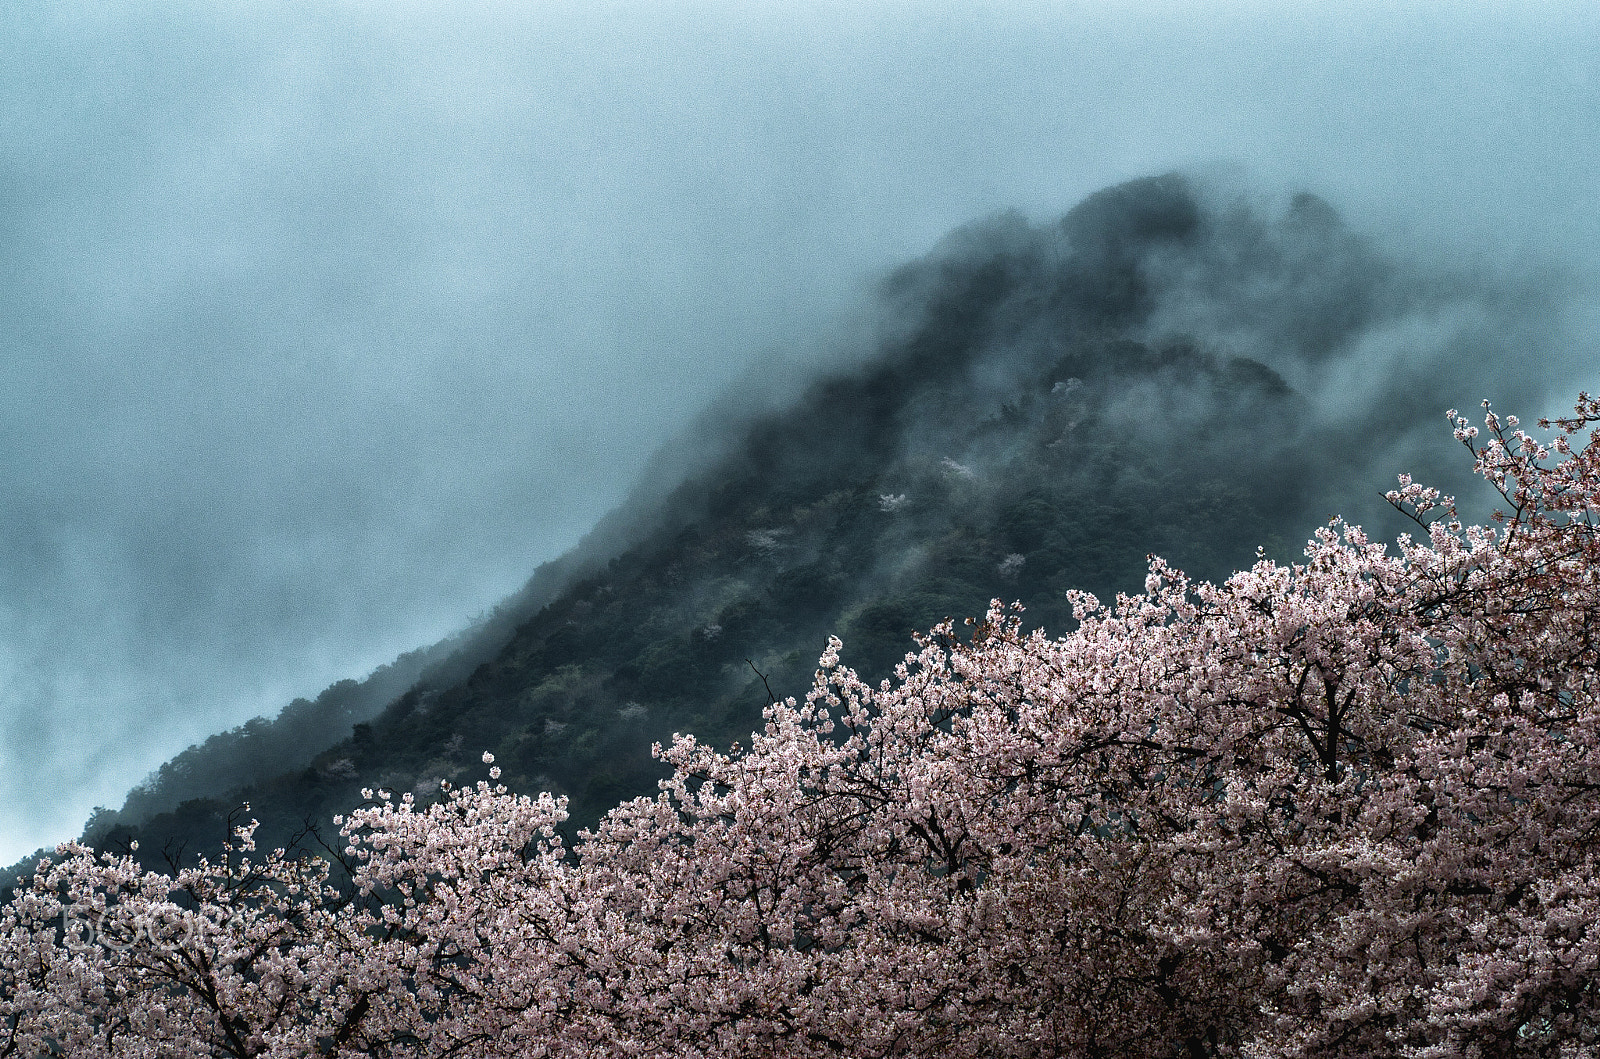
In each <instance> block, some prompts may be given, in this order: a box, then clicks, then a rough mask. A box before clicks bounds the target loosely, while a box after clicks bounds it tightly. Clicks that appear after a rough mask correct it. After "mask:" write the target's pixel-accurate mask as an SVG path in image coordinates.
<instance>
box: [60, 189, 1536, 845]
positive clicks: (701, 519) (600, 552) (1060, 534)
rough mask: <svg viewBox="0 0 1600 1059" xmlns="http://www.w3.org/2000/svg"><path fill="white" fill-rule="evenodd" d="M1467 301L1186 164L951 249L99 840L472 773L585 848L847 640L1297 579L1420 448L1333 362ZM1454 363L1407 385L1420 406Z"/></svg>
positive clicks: (862, 654)
mask: <svg viewBox="0 0 1600 1059" xmlns="http://www.w3.org/2000/svg"><path fill="white" fill-rule="evenodd" d="M1463 282H1464V281H1463ZM1463 282H1458V281H1452V280H1449V279H1445V278H1441V277H1439V276H1437V275H1424V274H1422V273H1421V272H1416V271H1415V270H1408V267H1407V266H1405V265H1403V264H1402V263H1398V262H1395V261H1393V260H1390V259H1388V258H1387V257H1385V256H1384V255H1383V254H1382V253H1380V252H1379V251H1378V250H1376V249H1375V248H1374V247H1373V246H1372V245H1370V243H1369V242H1368V241H1367V240H1365V239H1363V238H1362V237H1361V236H1359V235H1358V234H1356V233H1353V232H1352V231H1350V230H1349V229H1348V228H1347V227H1346V226H1345V225H1344V224H1343V222H1342V221H1341V220H1340V218H1339V217H1338V216H1337V214H1336V213H1335V212H1334V211H1333V209H1332V208H1331V207H1329V206H1328V205H1327V204H1326V203H1324V202H1322V201H1321V200H1319V199H1317V198H1315V197H1313V196H1310V195H1299V196H1297V197H1295V198H1293V199H1292V200H1291V201H1289V202H1287V203H1285V204H1283V205H1282V206H1281V207H1280V208H1276V209H1267V208H1264V207H1252V206H1248V205H1243V204H1241V203H1239V202H1237V201H1223V200H1222V199H1221V198H1219V196H1217V195H1216V194H1214V193H1206V192H1203V191H1201V190H1200V189H1197V188H1196V186H1195V185H1194V184H1193V183H1192V182H1191V181H1189V180H1188V179H1186V178H1184V177H1181V176H1176V175H1171V176H1164V177H1158V178H1151V179H1146V180H1140V181H1135V182H1132V183H1129V184H1124V185H1120V186H1117V187H1114V188H1110V189H1107V190H1105V191H1102V192H1100V193H1098V194H1096V195H1094V196H1091V197H1090V198H1089V199H1087V200H1086V201H1084V202H1083V203H1081V204H1080V205H1078V206H1077V207H1076V208H1074V209H1073V210H1072V211H1070V212H1069V213H1068V214H1067V215H1066V216H1065V217H1063V218H1062V219H1061V220H1060V221H1058V222H1055V223H1050V224H1035V223H1031V222H1029V221H1027V220H1025V219H1023V218H1021V217H1019V216H1016V215H1001V216H998V217H995V218H991V219H988V220H985V221H983V222H979V223H976V224H973V225H971V226H969V227H966V228H963V229H961V230H959V231H957V232H955V233H953V234H952V235H950V236H949V237H948V238H947V239H946V240H944V242H943V243H941V244H940V245H939V246H938V247H936V248H935V249H934V250H933V251H932V252H930V253H929V254H928V255H927V256H926V257H924V258H923V259H921V260H918V261H915V262H912V263H910V264H908V265H906V266H904V267H903V268H901V269H899V270H898V271H896V272H895V273H894V274H892V275H891V276H889V277H887V278H886V279H885V280H884V281H883V282H882V284H881V289H880V291H879V294H878V305H879V323H880V326H879V329H878V333H877V334H876V335H875V336H874V338H873V339H872V342H871V346H870V348H867V349H864V350H863V351H862V353H861V356H860V357H859V358H857V360H856V362H855V363H853V364H852V365H851V366H850V367H849V368H848V369H839V370H836V371H834V372H832V373H831V374H829V375H828V376H827V377H825V378H822V379H820V380H819V381H817V382H816V383H814V384H813V385H812V386H811V387H810V388H809V389H807V390H806V391H805V392H804V393H803V394H802V395H801V396H800V397H799V399H798V400H796V401H795V402H793V403H792V404H791V405H789V406H787V407H784V408H780V409H777V410H769V411H763V412H760V413H758V414H747V415H735V414H732V413H728V412H726V409H724V411H722V412H717V413H713V414H710V415H708V417H707V418H706V419H705V420H704V421H703V422H702V424H701V429H700V431H699V433H700V435H702V436H704V437H706V438H712V437H714V438H715V443H714V444H711V443H707V444H706V445H704V446H703V453H702V454H701V455H700V456H699V457H698V458H697V459H696V458H692V457H682V454H683V453H686V452H687V453H691V454H692V453H694V452H695V450H696V439H695V438H689V439H685V440H684V441H683V442H682V443H681V444H680V446H679V454H680V457H681V458H680V459H679V461H678V462H679V463H684V462H687V463H689V464H690V465H691V470H690V471H689V472H688V473H687V474H685V475H683V476H682V478H681V479H679V480H676V481H667V480H662V479H660V478H656V479H654V480H650V481H646V482H644V483H642V484H641V487H640V492H639V495H638V496H636V497H635V499H634V500H633V501H632V502H631V503H630V504H629V505H628V506H627V507H625V508H624V510H623V511H621V512H619V513H618V514H617V515H615V516H613V517H612V518H611V519H609V520H607V522H606V523H604V524H603V525H602V526H601V527H600V528H599V529H597V530H596V532H595V534H594V535H592V536H591V538H590V539H589V540H588V541H586V542H585V544H584V545H582V546H580V548H579V549H578V550H577V551H576V552H574V553H573V554H572V555H569V556H567V557H565V558H563V559H562V560H560V561H558V562H556V563H553V564H550V565H549V566H547V567H546V568H544V569H542V570H541V571H540V572H539V573H538V574H537V575H536V576H535V577H534V579H533V580H532V581H530V583H529V585H528V587H527V588H526V589H525V590H524V591H523V592H522V593H520V594H519V595H518V596H517V597H515V598H514V599H512V600H509V601H507V603H506V604H505V605H504V606H502V607H501V608H500V610H499V611H497V612H496V614H495V615H494V616H492V617H491V618H490V619H489V620H488V621H486V622H484V623H483V624H482V625H481V626H479V627H477V628H475V629H473V630H471V631H469V632H468V633H464V634H463V635H462V636H460V637H457V638H455V639H454V640H451V641H447V642H446V643H444V644H440V645H436V646H435V647H432V648H429V649H426V650H421V651H418V652H414V653H413V654H411V655H408V656H405V657H404V658H402V659H400V660H398V661H397V662H396V663H395V664H394V665H392V666H389V667H385V668H384V669H383V670H380V671H379V672H378V673H375V674H373V675H372V676H370V677H369V678H368V679H367V680H366V681H364V682H359V683H358V682H354V681H346V682H341V683H340V684H338V685H335V686H334V687H333V688H330V689H328V691H327V692H325V693H324V694H323V695H321V696H319V697H318V698H317V700H316V701H314V702H311V701H307V700H298V701H297V702H295V703H294V704H292V705H291V706H289V707H288V708H287V709H285V711H284V712H283V714H282V715H281V716H280V717H278V718H277V719H276V720H273V721H266V720H258V721H255V722H251V723H250V724H248V725H245V726H243V727H241V728H239V729H235V730H234V731H232V732H229V733H225V734H223V735H219V736H217V737H214V738H213V739H212V740H209V741H208V742H207V743H205V744H204V745H201V746H197V747H193V748H191V749H190V750H189V751H186V752H185V753H184V754H182V755H180V756H179V757H178V758H176V759H174V761H172V762H169V763H168V764H167V765H165V766H163V767H162V768H161V769H160V770H158V771H157V772H156V773H154V774H153V775H152V776H151V777H150V778H149V779H148V780H147V781H146V782H145V783H144V784H143V785H141V786H140V787H139V788H137V789H136V790H134V791H133V792H132V793H131V794H130V795H129V798H128V801H127V803H126V804H125V805H124V806H123V807H122V808H121V809H120V810H102V811H99V812H97V813H96V815H95V817H94V818H93V819H92V820H91V821H90V823H89V825H88V827H87V829H86V833H85V836H84V837H85V841H87V842H89V843H90V844H93V845H96V846H99V847H103V848H118V847H122V846H126V845H127V844H128V843H130V842H132V841H133V840H135V839H137V840H138V841H139V843H140V848H141V849H143V850H145V851H146V854H145V855H146V856H150V855H153V854H154V853H155V852H156V851H165V852H166V853H167V854H168V855H169V856H171V857H172V858H173V859H174V860H179V861H181V860H185V859H187V858H190V857H193V856H194V855H196V854H199V853H202V852H206V851H210V850H214V849H216V848H218V847H219V846H220V844H221V843H222V841H223V840H224V839H225V838H226V836H227V835H228V832H229V827H230V826H231V825H230V821H236V820H237V819H239V818H240V814H239V812H238V808H239V807H240V806H241V805H243V804H245V803H248V805H249V810H248V814H247V815H248V816H251V817H255V818H257V819H259V820H260V821H261V830H260V833H259V836H258V839H259V841H260V842H261V843H262V844H263V845H265V846H269V847H270V846H271V845H275V844H282V843H285V842H289V841H293V840H296V839H299V840H308V839H307V834H306V832H307V828H308V827H311V828H317V829H320V830H321V831H322V832H325V833H326V832H331V830H332V829H331V827H330V821H331V819H332V817H333V815H334V814H336V813H340V812H346V811H348V810H349V809H350V807H351V806H353V805H356V804H357V803H359V802H360V801H361V798H362V795H361V791H362V790H363V789H364V788H367V789H382V790H389V791H393V792H397V793H412V794H414V795H415V796H416V797H417V798H418V799H419V800H421V801H424V802H425V801H427V800H429V799H432V798H436V797H437V796H438V792H439V789H440V783H441V781H450V782H459V781H461V780H464V779H470V778H473V777H476V775H477V774H478V772H479V771H481V764H480V755H481V754H483V753H484V752H485V751H491V752H493V754H494V755H495V757H496V760H497V762H498V764H499V766H500V767H501V768H502V769H503V772H504V782H505V783H506V784H507V785H508V786H509V787H510V788H511V789H513V790H523V791H530V792H531V791H541V790H549V791H553V792H557V793H560V794H565V795H566V796H567V797H568V798H569V799H570V808H571V814H572V815H571V819H570V820H569V821H568V824H567V826H568V827H569V828H570V829H572V830H576V829H577V828H579V827H583V826H588V825H592V824H593V823H594V822H595V821H596V820H597V819H598V818H599V816H600V815H601V814H602V813H603V812H604V811H606V810H607V809H609V808H610V807H612V806H613V805H615V804H616V803H617V802H618V801H619V800H621V799H623V798H626V797H629V796H633V795H637V794H641V793H651V792H653V791H654V790H655V787H656V784H657V781H658V780H659V779H660V778H661V777H663V776H664V775H666V770H665V769H664V768H663V766H662V765H661V764H660V763H659V762H658V761H656V760H655V759H654V758H653V757H652V754H651V745H652V744H653V743H658V742H660V743H665V742H668V741H670V739H671V737H672V735H673V733H677V732H693V733H695V734H696V735H697V736H698V737H699V738H700V739H701V741H702V742H705V743H709V744H713V745H721V746H728V745H731V744H733V743H736V742H739V741H742V740H747V739H748V737H749V733H750V732H751V731H752V729H754V728H756V727H759V725H760V723H761V711H762V708H763V707H764V706H766V705H767V704H768V703H769V701H771V700H772V698H774V697H777V698H782V697H784V696H788V695H795V694H799V693H801V692H803V691H804V690H805V689H806V688H807V687H808V686H809V685H810V682H811V677H812V673H813V671H814V669H815V664H816V658H817V655H818V653H819V652H820V651H821V649H822V647H823V646H824V644H825V641H826V638H827V636H828V635H829V634H834V633H836V634H838V635H839V636H840V637H841V638H842V639H843V641H844V644H845V648H844V652H845V657H846V658H847V660H848V661H849V663H850V664H851V665H852V666H854V667H855V668H856V669H858V670H859V671H860V672H862V673H863V674H864V675H866V676H868V677H869V678H873V679H876V678H877V677H881V676H886V675H887V674H888V672H889V670H890V669H891V667H892V666H893V664H894V663H895V662H896V661H897V660H898V659H899V658H900V657H901V656H902V655H903V654H904V653H905V652H906V651H907V650H908V649H910V648H911V645H912V643H911V636H912V634H913V632H915V631H917V630H924V629H927V628H928V627H930V626H931V625H933V624H934V623H936V622H938V621H941V620H943V619H946V618H952V619H955V620H957V621H960V620H961V619H963V618H966V617H968V616H974V615H982V614H983V613H984V612H985V610H986V609H987V607H988V603H989V601H990V600H991V599H994V598H1001V599H1004V600H1008V601H1010V600H1017V601H1020V602H1021V603H1022V604H1023V605H1024V606H1025V608H1026V610H1025V611H1024V614H1025V621H1026V623H1027V625H1029V626H1033V627H1037V626H1043V627H1045V628H1048V629H1050V630H1052V631H1058V630H1061V631H1064V630H1065V629H1067V628H1069V627H1070V626H1071V624H1072V618H1071V609H1070V606H1069V600H1068V596H1067V592H1068V590H1072V589H1085V590H1089V591H1091V592H1093V593H1095V594H1097V595H1099V596H1101V598H1106V599H1109V598H1111V597H1112V596H1113V595H1114V594H1115V593H1117V592H1118V591H1135V590H1137V589H1138V588H1139V587H1140V586H1141V585H1142V583H1143V579H1144V577H1145V573H1146V558H1147V556H1148V555H1149V554H1151V553H1157V554H1160V555H1161V556H1163V557H1165V558H1166V559H1167V560H1168V561H1170V562H1171V563H1172V564H1173V565H1174V566H1177V567H1181V568H1183V569H1185V570H1187V571H1189V572H1190V573H1192V574H1193V575H1195V576H1197V577H1205V578H1222V577H1224V576H1226V575H1227V573H1229V572H1230V571H1232V570H1234V569H1236V568H1239V567H1242V566H1245V565H1248V564H1249V563H1250V561H1251V560H1252V558H1253V557H1254V556H1255V555H1256V554H1257V552H1258V549H1262V550H1264V552H1265V554H1266V555H1268V556H1270V557H1278V558H1292V557H1293V554H1294V553H1295V552H1297V551H1298V547H1299V546H1298V544H1296V545H1294V546H1293V548H1292V549H1291V542H1299V541H1303V540H1304V539H1305V536H1306V534H1307V533H1308V532H1309V531H1310V530H1311V529H1312V528H1314V527H1315V526H1316V525H1318V524H1319V523H1321V522H1323V521H1325V520H1326V518H1327V516H1328V515H1329V514H1330V513H1331V512H1332V511H1334V510H1340V511H1342V512H1344V513H1350V512H1351V510H1352V508H1354V509H1355V510H1356V511H1357V513H1358V514H1359V511H1360V508H1361V504H1362V503H1365V502H1366V499H1369V498H1370V497H1371V496H1373V495H1376V493H1377V491H1378V490H1379V489H1380V488H1381V486H1382V484H1383V478H1382V476H1380V475H1378V474H1377V473H1375V471H1376V470H1377V469H1381V468H1384V467H1386V466H1387V465H1386V464H1385V462H1384V461H1385V460H1386V458H1387V457H1388V456H1389V455H1390V454H1391V453H1392V452H1393V451H1395V449H1396V447H1397V446H1402V445H1403V444H1404V443H1405V441H1406V439H1407V438H1408V437H1409V436H1410V432H1411V431H1412V430H1413V429H1414V427H1415V423H1416V419H1415V416H1414V415H1400V416H1397V415H1395V414H1393V412H1394V409H1393V408H1392V407H1385V408H1369V407H1363V406H1359V405H1356V404H1352V405H1351V406H1349V407H1348V408H1345V409H1343V410H1341V414H1340V415H1339V416H1337V417H1333V418H1330V416H1329V415H1328V414H1327V409H1328V407H1329V404H1330V400H1332V398H1330V395H1329V394H1327V393H1322V392H1318V391H1317V390H1316V389H1315V387H1316V386H1317V385H1318V384H1319V380H1324V379H1326V378H1328V377H1330V373H1329V372H1327V371H1326V370H1325V369H1326V367H1327V366H1328V365H1330V364H1335V363H1339V362H1341V358H1348V357H1349V355H1350V354H1351V352H1352V351H1353V350H1355V349H1357V348H1358V347H1359V346H1360V345H1361V343H1362V342H1363V341H1364V340H1365V339H1366V338H1367V337H1368V336H1370V335H1371V334H1372V333H1373V332H1375V331H1377V330H1381V329H1383V328H1386V327H1391V326H1392V325H1394V324H1396V323H1397V322H1400V321H1404V320H1406V319H1408V318H1414V317H1418V316H1427V315H1429V314H1434V313H1437V312H1438V311H1439V310H1440V309H1441V308H1442V307H1445V306H1448V305H1449V304H1451V303H1452V302H1453V301H1455V300H1459V299H1461V298H1464V297H1468V296H1469V294H1467V293H1464V291H1465V288H1464V286H1463ZM1437 369H1438V364H1437V363H1432V362H1425V361H1422V360H1418V361H1416V362H1411V363H1406V364H1400V365H1396V366H1394V367H1393V369H1392V370H1393V372H1394V379H1393V380H1391V381H1393V382H1396V383H1399V384H1407V385H1410V386H1411V391H1410V393H1409V395H1408V400H1410V401H1411V402H1413V404H1415V405H1416V406H1417V407H1420V408H1422V409H1423V410H1425V411H1426V412H1427V413H1428V414H1429V415H1430V416H1431V415H1433V414H1436V413H1438V412H1441V411H1442V410H1443V408H1444V407H1445V406H1446V401H1447V398H1446V397H1444V396H1439V397H1438V398H1437V401H1435V400H1434V397H1435V394H1436V393H1441V392H1442V388H1443V386H1444V381H1443V376H1442V375H1441V373H1439V372H1438V371H1437ZM1430 387H1431V388H1430ZM1390 389H1391V392H1392V391H1393V389H1394V388H1393V387H1391V388H1390ZM1511 396H1512V397H1515V396H1517V395H1515V394H1513V395H1511ZM1335 418H1336V420H1337V422H1336V423H1335ZM1335 426H1336V427H1337V431H1335ZM1335 436H1337V437H1340V438H1341V439H1343V440H1341V441H1340V442H1339V443H1338V444H1334V443H1332V441H1331V439H1332V438H1334V437H1335ZM1408 460H1409V465H1410V466H1411V467H1413V468H1414V469H1416V468H1418V463H1417V460H1416V459H1414V458H1411V457H1408ZM1364 498H1366V499H1364Z"/></svg>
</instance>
